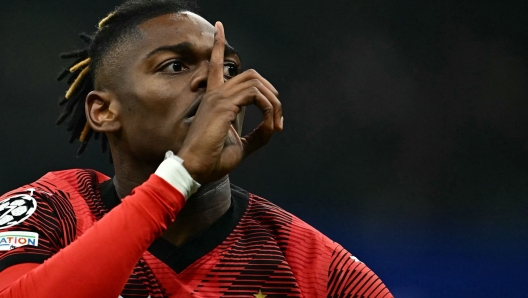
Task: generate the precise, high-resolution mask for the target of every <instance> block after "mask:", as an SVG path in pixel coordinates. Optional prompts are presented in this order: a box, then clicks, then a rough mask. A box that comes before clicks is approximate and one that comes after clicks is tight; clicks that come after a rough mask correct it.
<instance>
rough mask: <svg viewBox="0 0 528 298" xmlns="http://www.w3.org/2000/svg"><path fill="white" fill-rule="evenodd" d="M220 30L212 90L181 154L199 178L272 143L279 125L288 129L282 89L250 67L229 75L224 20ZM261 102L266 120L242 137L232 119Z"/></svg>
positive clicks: (216, 174) (210, 177) (220, 172)
mask: <svg viewBox="0 0 528 298" xmlns="http://www.w3.org/2000/svg"><path fill="white" fill-rule="evenodd" d="M215 29H216V34H215V41H214V45H213V50H212V54H211V59H210V63H209V73H208V80H207V90H206V92H205V94H204V97H203V99H202V102H201V104H200V107H199V108H198V111H197V112H196V115H195V117H194V119H193V123H192V124H191V127H190V128H189V132H188V134H187V136H186V138H185V141H184V142H183V144H182V147H181V149H180V151H179V152H178V156H180V157H181V158H182V159H183V160H184V164H183V166H184V167H185V168H186V169H187V171H188V172H189V174H190V175H191V176H192V177H193V178H194V180H196V181H198V182H199V183H202V184H203V183H208V182H212V181H215V180H218V179H220V178H221V177H223V176H225V175H227V174H228V173H229V172H231V171H232V170H233V169H234V168H235V167H236V166H237V165H238V164H239V163H240V162H241V161H242V159H244V158H245V157H246V156H248V155H249V154H251V153H252V152H254V151H256V150H257V149H259V148H261V147H262V146H264V145H265V144H267V143H268V142H269V140H270V138H271V136H272V135H273V133H274V132H275V131H281V130H282V129H283V120H282V108H281V103H280V101H279V100H278V98H277V97H278V92H277V90H276V89H275V88H274V87H273V86H272V85H271V84H270V83H269V82H268V81H267V80H266V79H264V78H263V77H262V76H261V75H260V74H258V73H257V72H256V71H255V70H252V69H250V70H246V71H244V72H243V73H241V74H239V75H237V76H235V77H234V78H232V79H231V80H229V81H227V82H225V81H224V48H225V44H226V40H225V34H224V28H223V25H222V23H220V22H217V23H216V24H215ZM252 104H254V105H256V106H257V107H258V108H259V109H260V110H261V111H262V114H263V119H262V122H261V123H260V124H259V125H258V127H257V128H255V130H254V131H253V132H251V133H250V134H248V135H246V136H244V137H239V136H238V134H237V133H236V131H235V129H234V128H233V126H232V124H233V122H234V121H235V118H236V116H237V114H238V113H239V112H240V111H241V109H242V107H244V106H248V105H252Z"/></svg>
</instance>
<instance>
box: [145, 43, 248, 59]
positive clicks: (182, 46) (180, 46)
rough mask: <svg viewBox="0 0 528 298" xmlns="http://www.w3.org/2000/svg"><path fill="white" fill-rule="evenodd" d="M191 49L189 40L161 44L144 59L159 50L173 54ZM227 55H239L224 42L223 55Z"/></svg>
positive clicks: (192, 47) (189, 51) (186, 52)
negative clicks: (172, 43)
mask: <svg viewBox="0 0 528 298" xmlns="http://www.w3.org/2000/svg"><path fill="white" fill-rule="evenodd" d="M193 50H194V46H193V45H192V44H191V43H190V42H187V41H186V42H182V43H179V44H176V45H170V46H161V47H159V48H156V49H154V50H152V51H151V52H149V53H148V54H147V55H146V56H145V59H148V58H150V57H151V56H152V55H154V54H156V53H159V52H173V53H175V54H188V53H191V52H192V51H193ZM229 55H237V56H239V57H240V55H239V54H238V51H237V50H236V49H235V48H233V47H232V46H230V45H229V44H228V43H227V42H226V45H225V49H224V56H229Z"/></svg>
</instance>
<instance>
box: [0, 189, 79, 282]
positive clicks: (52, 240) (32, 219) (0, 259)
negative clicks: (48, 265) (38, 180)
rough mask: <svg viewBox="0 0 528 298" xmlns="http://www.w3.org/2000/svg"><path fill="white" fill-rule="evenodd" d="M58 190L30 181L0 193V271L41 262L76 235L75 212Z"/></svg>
mask: <svg viewBox="0 0 528 298" xmlns="http://www.w3.org/2000/svg"><path fill="white" fill-rule="evenodd" d="M68 204H70V203H69V201H68V200H67V199H66V198H63V197H61V196H60V194H58V193H57V194H51V193H49V192H46V191H44V190H42V189H38V188H33V187H32V185H29V186H27V187H24V188H20V189H17V190H15V191H13V192H9V193H7V194H5V195H3V196H2V197H0V272H1V271H3V270H4V269H6V268H8V267H11V266H13V265H17V264H22V263H38V264H41V263H43V262H44V261H45V260H46V259H48V258H49V257H51V256H52V255H54V254H56V253H57V252H58V251H59V250H60V249H62V248H64V247H65V246H66V244H67V243H68V242H70V241H72V240H73V238H74V237H75V215H74V213H73V210H72V208H71V207H70V208H67V206H66V205H68Z"/></svg>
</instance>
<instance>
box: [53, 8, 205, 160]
mask: <svg viewBox="0 0 528 298" xmlns="http://www.w3.org/2000/svg"><path fill="white" fill-rule="evenodd" d="M182 11H191V12H196V11H197V4H196V2H195V1H193V0H129V1H126V2H124V3H123V4H121V5H119V6H118V7H116V9H115V10H114V11H113V12H111V13H110V14H109V15H108V16H107V17H105V18H104V19H102V20H101V21H100V22H99V25H98V29H97V30H96V31H95V32H94V33H93V34H92V35H88V34H85V33H81V34H80V35H79V37H80V38H81V39H82V40H84V41H85V42H86V44H87V47H86V48H85V49H81V50H76V51H73V52H69V53H62V54H61V55H60V56H61V58H63V59H75V61H74V62H73V63H72V64H71V65H70V66H69V67H68V68H66V69H64V70H63V71H62V72H61V73H60V74H59V76H58V77H57V80H59V81H61V80H63V79H64V78H66V77H68V75H69V78H68V80H67V83H68V85H70V87H69V89H68V91H67V92H66V95H65V96H64V97H61V98H60V101H59V105H61V106H62V105H64V109H63V111H62V113H61V114H60V115H59V118H58V119H57V122H56V123H57V125H60V124H62V123H63V122H64V121H65V120H66V119H70V120H69V122H68V127H67V129H68V131H70V132H71V133H70V139H69V142H70V143H72V142H73V141H74V140H75V139H79V140H80V141H81V145H80V146H79V149H78V150H77V156H79V155H80V154H82V153H83V152H84V149H86V146H87V145H88V142H89V141H90V139H91V138H92V136H93V137H94V138H95V139H98V138H101V141H102V150H103V152H105V151H106V149H107V147H108V139H107V138H106V135H104V134H100V133H98V132H94V131H93V130H92V129H91V128H90V126H89V124H88V123H87V121H86V113H85V109H84V103H85V100H86V96H87V95H88V93H90V91H92V90H94V88H95V86H94V82H95V79H96V76H97V74H98V71H99V70H100V69H101V68H102V66H103V64H104V58H105V57H106V56H108V55H109V54H110V53H111V51H112V50H114V49H115V48H116V47H117V46H118V45H119V44H120V43H121V41H122V40H123V39H124V38H126V37H127V36H128V35H130V34H133V33H134V32H135V30H137V26H138V25H139V24H141V23H143V22H145V21H147V20H150V19H152V18H155V17H158V16H161V15H165V14H169V13H178V12H182Z"/></svg>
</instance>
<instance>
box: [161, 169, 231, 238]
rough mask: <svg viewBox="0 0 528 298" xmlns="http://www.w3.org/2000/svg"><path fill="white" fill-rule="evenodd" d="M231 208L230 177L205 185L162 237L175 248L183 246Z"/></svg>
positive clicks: (188, 202) (190, 199)
mask: <svg viewBox="0 0 528 298" xmlns="http://www.w3.org/2000/svg"><path fill="white" fill-rule="evenodd" d="M230 206H231V187H230V184H229V177H228V176H225V177H224V178H222V179H220V180H218V181H216V182H213V183H209V184H205V185H203V186H202V187H200V189H199V190H198V192H196V193H195V194H193V195H192V196H191V197H190V198H189V199H188V200H187V203H186V204H185V206H184V207H183V209H182V210H181V211H180V213H179V214H178V215H177V217H176V220H175V221H174V222H173V223H172V224H171V225H170V226H169V227H168V229H167V231H165V232H164V233H163V235H162V237H163V238H165V240H167V241H169V242H170V243H172V244H173V245H175V246H182V245H183V244H185V243H186V242H187V241H189V240H190V239H192V238H193V237H195V236H196V235H198V234H200V232H202V231H204V230H205V229H207V228H208V227H210V226H211V225H212V224H213V223H214V222H215V221H216V220H218V219H219V218H220V217H221V216H222V215H223V214H224V213H226V211H227V210H228V209H229V207H230Z"/></svg>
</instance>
